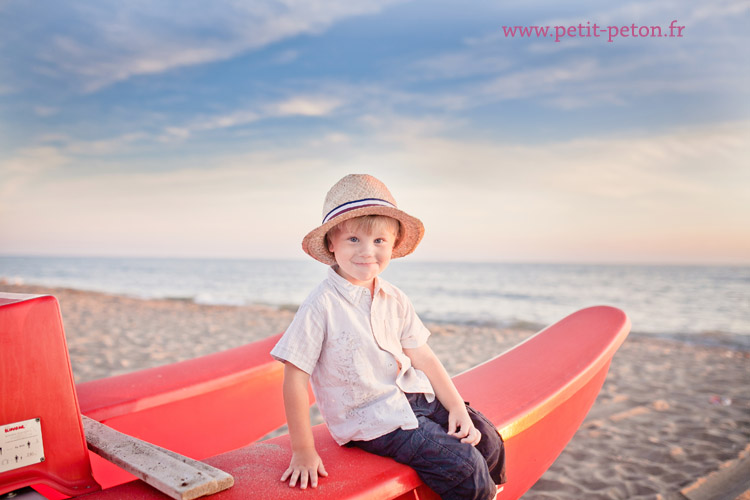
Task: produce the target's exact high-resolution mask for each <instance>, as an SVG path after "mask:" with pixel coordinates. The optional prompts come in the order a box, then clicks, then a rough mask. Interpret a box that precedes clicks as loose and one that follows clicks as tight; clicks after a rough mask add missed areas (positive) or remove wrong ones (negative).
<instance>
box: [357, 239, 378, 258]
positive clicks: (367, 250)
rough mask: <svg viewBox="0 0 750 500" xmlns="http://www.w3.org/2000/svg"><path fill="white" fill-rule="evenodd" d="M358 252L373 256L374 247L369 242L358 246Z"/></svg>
mask: <svg viewBox="0 0 750 500" xmlns="http://www.w3.org/2000/svg"><path fill="white" fill-rule="evenodd" d="M359 250H360V253H361V254H362V255H373V254H374V253H375V245H374V244H372V243H370V242H365V243H364V244H363V245H362V246H360V249H359Z"/></svg>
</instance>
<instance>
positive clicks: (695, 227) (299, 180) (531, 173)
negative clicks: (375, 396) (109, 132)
mask: <svg viewBox="0 0 750 500" xmlns="http://www.w3.org/2000/svg"><path fill="white" fill-rule="evenodd" d="M367 125H368V126H369V133H368V134H367V135H366V137H352V136H350V135H342V134H333V135H331V134H330V132H328V131H321V132H320V135H319V139H318V140H311V141H307V142H300V143H297V144H296V145H295V146H294V147H292V148H288V147H284V148H281V147H279V148H276V149H265V150H254V151H253V152H252V153H244V154H230V153H222V154H218V153H214V154H213V155H210V156H205V155H204V156H201V157H191V156H190V155H185V154H182V155H178V156H176V157H174V158H171V159H170V158H163V159H162V158H159V159H158V160H157V159H152V160H148V161H149V162H150V163H152V164H153V165H152V166H156V163H160V165H159V168H149V165H148V164H147V165H144V166H142V167H143V168H142V169H139V170H138V171H135V170H134V169H133V168H132V165H129V164H127V163H122V165H121V168H108V169H98V170H92V168H90V167H92V166H97V165H98V160H97V159H96V158H87V157H85V156H82V155H78V156H73V155H71V154H70V152H69V151H71V150H72V148H71V149H69V150H64V149H56V148H52V147H44V148H38V149H33V150H28V151H25V152H23V154H21V155H19V156H18V157H17V158H15V159H12V160H11V161H6V162H4V163H1V164H0V175H3V176H5V177H4V179H5V178H7V176H8V173H11V174H13V175H14V176H16V177H15V178H16V181H18V180H20V177H18V176H21V175H24V176H25V177H24V179H23V180H24V182H23V183H18V182H17V183H16V184H15V189H14V191H13V192H5V193H3V194H4V195H3V196H2V197H1V198H0V199H2V200H3V201H4V202H5V204H6V205H5V206H4V207H3V208H4V214H5V215H7V216H8V217H6V222H4V223H3V228H4V229H6V230H7V231H8V232H7V233H6V234H11V235H13V237H12V239H11V240H10V241H11V242H13V245H14V247H13V248H14V249H16V251H19V252H23V251H31V250H36V251H37V252H38V251H39V249H40V248H44V245H53V246H50V247H49V248H53V247H54V244H55V243H56V242H59V243H60V245H62V247H61V248H71V249H73V250H71V252H73V253H75V250H74V249H75V248H76V245H79V248H84V247H85V248H87V251H89V252H95V253H103V254H126V255H127V254H134V253H135V254H140V255H148V254H149V253H152V254H153V253H157V254H159V255H181V256H186V255H207V256H210V255H222V256H245V257H264V256H265V257H271V256H284V257H295V256H299V242H298V239H299V238H298V236H299V235H301V234H304V233H305V231H306V230H309V227H312V226H314V225H315V224H316V223H317V222H316V221H317V220H318V217H319V215H318V210H319V208H320V205H321V202H322V198H323V196H324V194H325V191H326V190H327V189H328V188H329V187H330V184H332V183H333V182H335V181H336V180H337V179H338V178H340V177H341V176H343V175H345V174H346V173H351V172H369V173H372V174H373V175H375V176H376V177H379V178H381V179H383V180H384V181H386V182H387V183H388V185H389V187H390V188H391V190H392V192H393V193H394V195H395V196H396V198H397V200H398V201H399V205H400V206H401V207H403V208H404V209H406V210H407V211H409V212H410V213H414V214H415V215H418V216H419V217H420V218H422V219H423V221H424V222H425V224H426V227H427V228H428V236H427V237H426V239H425V241H424V242H423V244H422V245H421V247H420V253H419V255H420V258H431V259H446V258H448V259H450V258H455V255H458V254H459V253H460V255H461V256H462V257H461V258H467V259H470V260H481V259H495V260H496V259H515V260H518V259H526V260H528V259H541V260H555V259H558V260H559V259H569V260H588V259H593V260H597V261H602V260H604V261H606V260H610V261H611V260H634V259H635V260H640V261H648V260H661V261H670V260H672V257H674V258H675V259H677V258H679V259H682V260H683V261H689V260H691V259H692V260H693V261H700V260H705V259H709V260H711V259H713V260H714V261H721V260H722V259H723V261H725V262H726V261H731V260H735V261H742V259H743V258H742V257H741V256H742V255H743V252H745V255H750V254H748V253H746V252H747V251H748V250H750V241H748V239H749V237H748V236H746V235H743V232H742V231H739V230H738V228H740V227H744V226H743V224H744V225H746V219H747V215H748V212H747V210H748V208H747V202H746V200H747V199H749V198H750V177H748V176H750V172H748V171H747V169H746V160H745V159H746V158H747V157H748V156H750V141H748V138H749V137H750V122H728V123H723V124H714V125H702V126H685V127H679V128H675V129H673V130H670V131H666V132H662V133H659V134H654V133H653V132H649V131H640V132H631V133H628V134H626V135H623V134H618V135H611V136H598V137H586V138H578V139H573V140H567V141H557V142H538V143H535V144H515V143H509V142H506V143H503V142H498V141H488V140H478V139H458V138H450V137H445V136H443V135H441V132H443V131H445V130H447V129H448V128H449V127H448V126H447V125H444V126H443V127H441V126H440V124H439V123H438V121H437V120H436V119H430V120H427V121H426V122H425V123H423V124H420V123H418V122H417V121H416V120H414V119H413V118H407V119H405V120H403V121H402V120H400V119H399V118H398V117H397V116H390V117H388V118H387V119H382V120H377V119H370V120H368V121H367ZM123 140H124V141H127V138H123ZM109 161H110V162H115V160H113V159H110V160H109ZM122 161H123V162H124V161H125V160H122ZM80 163H82V164H83V166H84V167H89V168H84V170H85V175H84V172H73V171H71V170H69V169H70V167H71V166H72V165H78V164H80ZM162 163H170V164H169V165H168V167H169V168H162V166H163V165H161V164H162ZM206 165H210V166H211V167H210V168H206ZM29 167H33V168H31V169H29ZM66 169H67V170H68V171H67V172H65V170H66ZM32 171H33V172H35V173H36V175H35V176H32V175H30V174H29V172H32ZM19 201H23V202H24V206H25V208H24V209H23V213H22V212H21V211H20V209H17V208H13V207H19V206H20V205H19V204H18V202H19ZM11 209H12V211H10V212H9V210H11ZM53 213H54V217H50V214H53ZM21 215H23V217H24V221H26V222H25V223H24V224H21V223H20V222H18V221H19V220H20V217H21ZM11 219H12V220H15V221H16V222H12V223H11V222H7V221H8V220H11ZM112 228H120V229H118V230H114V229H112ZM238 228H242V230H240V231H238ZM47 232H49V234H50V235H53V236H54V238H55V240H54V241H52V240H50V241H47V242H45V240H44V238H45V236H44V234H46V233H47ZM53 236H49V238H52V237H53ZM705 241H712V242H713V243H712V245H709V246H706V245H705V244H703V243H705ZM24 242H26V243H24ZM31 242H33V245H32V243H31ZM467 242H468V244H467ZM9 244H10V243H9ZM23 245H27V246H26V247H24V246H23ZM29 245H32V246H29ZM40 245H41V246H40ZM81 245H83V246H81ZM709 247H710V248H709ZM24 248H26V250H24ZM149 249H150V250H149ZM699 249H700V252H699ZM701 252H703V253H701ZM712 252H713V253H712ZM451 256H454V257H451ZM744 259H745V261H746V260H747V258H746V257H744Z"/></svg>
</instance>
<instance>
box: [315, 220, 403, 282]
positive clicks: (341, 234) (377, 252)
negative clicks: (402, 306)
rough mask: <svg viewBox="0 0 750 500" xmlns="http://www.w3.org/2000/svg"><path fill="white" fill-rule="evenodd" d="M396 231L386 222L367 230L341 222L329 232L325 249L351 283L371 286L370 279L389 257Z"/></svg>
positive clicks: (373, 277)
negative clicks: (333, 232)
mask: <svg viewBox="0 0 750 500" xmlns="http://www.w3.org/2000/svg"><path fill="white" fill-rule="evenodd" d="M395 242H396V235H395V234H394V233H393V231H392V230H391V229H389V228H388V227H387V226H382V227H380V228H376V229H373V231H372V232H371V233H368V232H367V231H366V230H365V229H362V228H357V227H356V226H355V225H354V224H347V223H346V222H344V223H342V224H341V227H340V230H339V231H338V232H336V233H335V234H333V235H331V237H330V241H329V243H328V250H330V251H331V252H332V253H333V256H334V258H335V259H336V263H337V264H338V269H337V272H338V274H339V275H341V276H342V277H344V278H346V279H347V280H348V281H349V282H350V283H352V284H354V285H358V286H364V287H366V288H370V289H372V285H373V280H374V279H375V277H376V276H377V275H379V274H380V273H382V272H383V271H384V270H385V268H386V267H388V263H390V261H391V253H392V252H393V245H394V243H395Z"/></svg>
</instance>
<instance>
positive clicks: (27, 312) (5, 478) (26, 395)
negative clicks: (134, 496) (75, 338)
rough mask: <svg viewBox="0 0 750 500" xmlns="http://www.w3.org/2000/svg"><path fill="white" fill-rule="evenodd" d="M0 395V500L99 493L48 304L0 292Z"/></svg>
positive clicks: (56, 310) (56, 314)
mask: <svg viewBox="0 0 750 500" xmlns="http://www.w3.org/2000/svg"><path fill="white" fill-rule="evenodd" d="M0 394H2V406H0V495H1V494H3V493H7V492H9V491H14V490H17V489H20V488H24V487H26V486H31V485H46V486H48V487H51V488H53V489H54V490H56V491H58V492H61V493H64V494H65V495H70V496H77V495H81V494H82V493H85V492H89V491H97V490H99V489H100V486H99V484H98V483H97V482H96V481H95V480H94V477H93V476H92V472H91V464H90V461H89V452H88V450H87V448H86V438H85V436H84V432H83V424H82V422H81V412H80V410H79V406H78V399H77V397H76V390H75V383H74V380H73V372H72V370H71V366H70V358H69V356H68V348H67V344H66V342H65V334H64V332H63V325H62V319H61V316H60V306H59V304H58V302H57V299H55V298H54V297H51V296H38V295H23V294H11V293H0Z"/></svg>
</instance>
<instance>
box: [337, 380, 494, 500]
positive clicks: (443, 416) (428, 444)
mask: <svg viewBox="0 0 750 500" xmlns="http://www.w3.org/2000/svg"><path fill="white" fill-rule="evenodd" d="M407 397H408V399H409V403H410V404H411V407H412V410H414V414H415V415H416V416H417V421H418V422H419V427H418V428H417V429H410V430H404V429H396V430H395V431H392V432H390V433H388V434H386V435H384V436H380V437H379V438H375V439H373V440H371V441H351V442H349V443H347V445H348V446H356V447H357V448H361V449H363V450H365V451H368V452H370V453H374V454H376V455H380V456H385V457H391V458H393V459H394V460H396V461H397V462H400V463H402V464H406V465H408V466H410V467H412V468H413V469H414V470H416V472H417V474H418V475H419V477H420V479H422V481H424V483H425V484H426V485H427V486H429V487H430V488H432V490H433V491H434V492H435V493H437V494H438V495H440V497H441V498H442V499H443V500H487V499H492V498H494V497H495V492H496V491H497V487H496V484H502V483H504V482H505V449H504V446H503V440H502V438H501V437H500V434H498V432H497V430H496V429H495V426H494V425H492V423H491V422H490V421H489V420H487V418H486V417H485V416H484V415H482V414H481V413H479V412H478V411H476V410H475V409H474V408H472V407H471V406H469V404H468V403H467V404H466V409H467V410H468V411H469V416H470V417H471V420H472V422H474V426H475V427H476V428H477V429H478V430H479V432H481V433H482V439H481V441H480V442H479V444H477V446H472V445H470V444H467V443H462V442H461V441H460V440H459V439H456V438H455V437H453V436H449V435H448V432H447V431H448V410H446V409H445V407H444V406H443V405H442V404H440V402H439V401H438V400H437V398H436V399H435V400H434V401H432V402H431V403H429V402H427V398H425V396H424V394H407Z"/></svg>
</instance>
